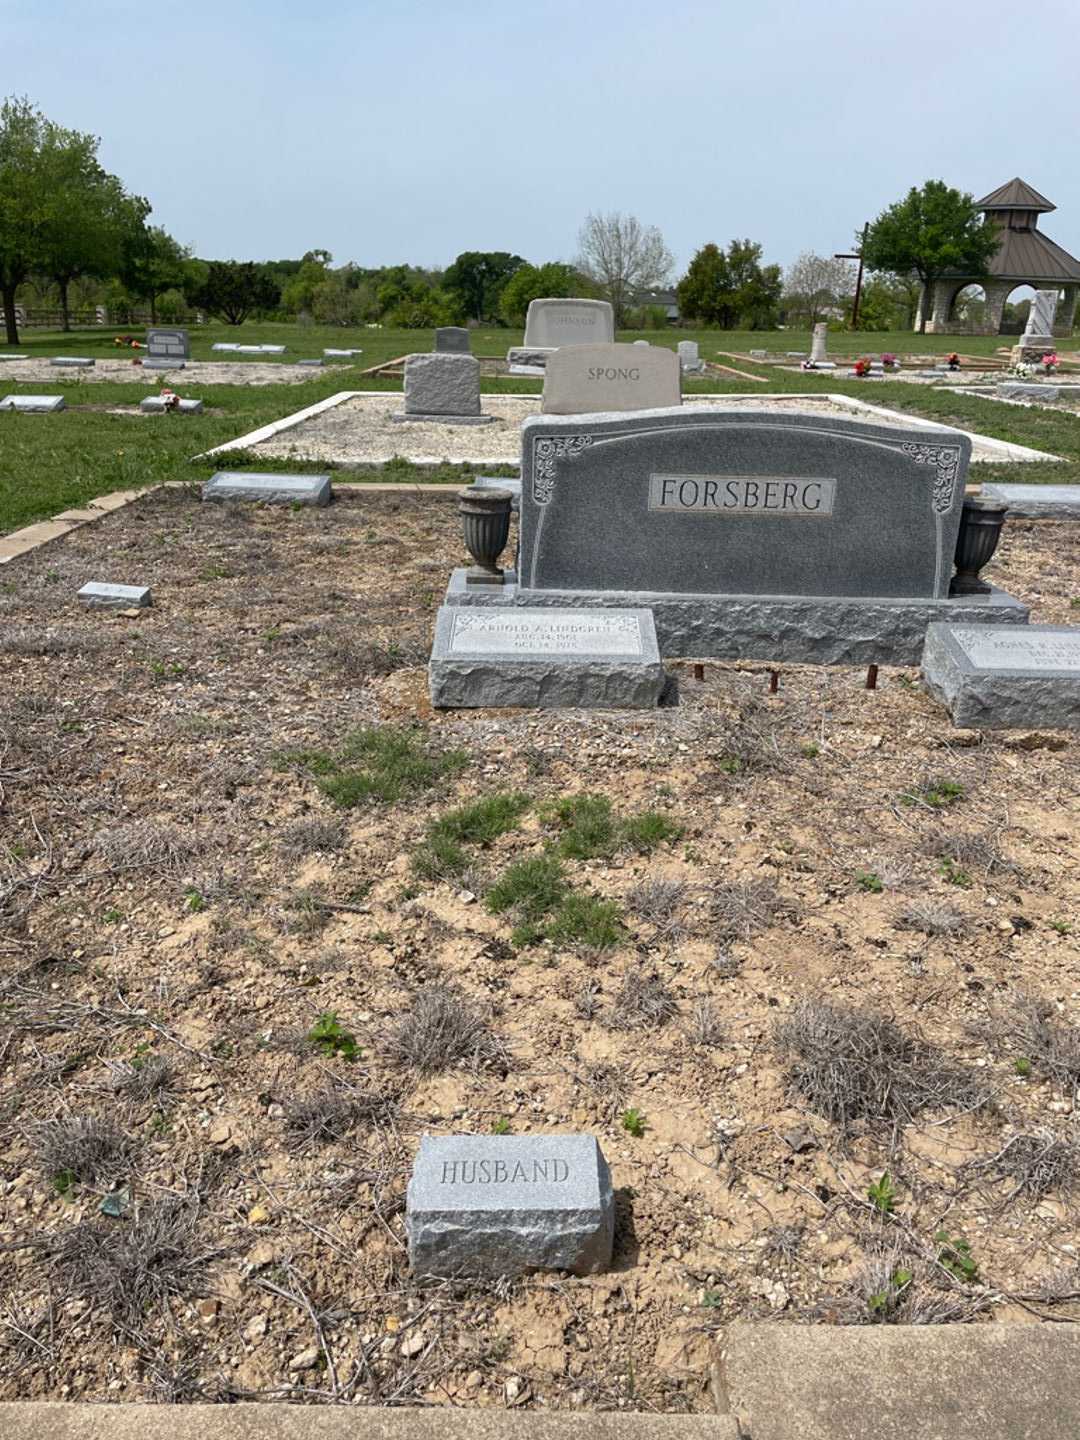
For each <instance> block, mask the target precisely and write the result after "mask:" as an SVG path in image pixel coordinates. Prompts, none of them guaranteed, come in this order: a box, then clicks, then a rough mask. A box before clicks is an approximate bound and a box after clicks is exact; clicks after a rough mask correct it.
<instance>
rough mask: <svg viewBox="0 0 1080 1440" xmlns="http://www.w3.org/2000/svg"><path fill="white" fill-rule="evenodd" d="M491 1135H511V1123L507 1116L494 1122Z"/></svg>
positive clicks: (502, 1116)
mask: <svg viewBox="0 0 1080 1440" xmlns="http://www.w3.org/2000/svg"><path fill="white" fill-rule="evenodd" d="M491 1133H492V1134H493V1135H509V1134H510V1121H509V1120H508V1119H507V1117H506V1116H505V1115H500V1116H499V1118H498V1119H497V1120H495V1121H493V1122H492V1126H491Z"/></svg>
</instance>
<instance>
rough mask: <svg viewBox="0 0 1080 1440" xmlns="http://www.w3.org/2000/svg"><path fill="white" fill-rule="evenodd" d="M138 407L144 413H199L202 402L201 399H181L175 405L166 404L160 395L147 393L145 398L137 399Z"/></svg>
mask: <svg viewBox="0 0 1080 1440" xmlns="http://www.w3.org/2000/svg"><path fill="white" fill-rule="evenodd" d="M139 409H140V410H141V411H142V412H143V414H144V415H163V414H170V413H172V414H178V415H201V414H202V413H203V402H202V401H201V400H181V401H180V402H179V403H178V404H176V405H168V404H166V402H165V401H164V400H163V399H162V397H161V396H160V395H147V397H146V399H145V400H140V401H139Z"/></svg>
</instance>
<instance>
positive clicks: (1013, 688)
mask: <svg viewBox="0 0 1080 1440" xmlns="http://www.w3.org/2000/svg"><path fill="white" fill-rule="evenodd" d="M922 670H923V678H924V680H925V682H926V685H927V687H928V688H929V690H930V691H931V693H932V694H933V695H935V696H936V697H937V699H939V700H940V701H941V703H942V704H943V705H944V706H945V708H946V709H947V710H948V711H949V713H950V715H951V716H952V718H953V723H954V724H956V725H962V726H964V727H966V728H970V729H978V730H1030V729H1032V728H1035V727H1037V726H1045V727H1048V728H1050V729H1055V730H1080V626H1075V627H1070V626H1067V625H1001V626H999V625H945V624H941V625H931V626H929V627H928V629H927V631H926V645H925V648H924V650H923V659H922Z"/></svg>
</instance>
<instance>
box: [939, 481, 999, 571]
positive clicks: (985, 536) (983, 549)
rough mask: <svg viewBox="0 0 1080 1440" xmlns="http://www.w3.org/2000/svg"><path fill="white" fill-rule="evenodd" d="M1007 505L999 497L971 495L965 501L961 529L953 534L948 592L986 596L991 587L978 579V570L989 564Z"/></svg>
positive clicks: (996, 545)
mask: <svg viewBox="0 0 1080 1440" xmlns="http://www.w3.org/2000/svg"><path fill="white" fill-rule="evenodd" d="M1008 508H1009V507H1008V506H1007V505H1003V504H1002V502H1001V501H1000V500H989V499H983V497H982V496H978V495H977V496H973V497H972V498H971V499H969V500H965V501H964V509H963V512H962V514H961V516H960V532H959V534H958V535H957V537H956V574H955V575H954V576H953V578H952V584H951V585H950V586H949V594H950V595H989V594H990V591H991V590H992V589H993V588H994V587H993V586H992V585H988V584H987V582H986V581H985V580H980V579H979V571H980V570H981V569H982V568H983V566H984V565H988V564H989V563H990V560H991V558H992V557H993V554H994V551H995V550H996V549H997V547H998V541H999V540H1000V539H1001V527H1002V526H1003V525H1004V524H1005V514H1006V511H1007V510H1008Z"/></svg>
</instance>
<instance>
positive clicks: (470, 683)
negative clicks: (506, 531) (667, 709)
mask: <svg viewBox="0 0 1080 1440" xmlns="http://www.w3.org/2000/svg"><path fill="white" fill-rule="evenodd" d="M428 681H429V686H430V692H431V703H432V705H434V706H435V707H436V708H443V709H450V708H458V707H460V708H477V707H480V706H503V705H505V706H528V707H530V708H533V707H535V708H538V709H567V708H586V709H619V710H630V709H633V710H641V709H646V710H651V709H654V708H655V707H656V706H657V705H658V704H659V702H660V697H661V694H662V693H663V690H664V687H665V683H666V677H665V675H664V669H663V665H662V664H661V661H660V652H659V650H658V648H657V644H656V630H655V627H654V625H653V618H652V613H651V612H650V611H649V610H645V609H636V610H584V609H556V608H545V609H537V610H532V609H528V608H525V607H521V606H501V607H500V606H492V607H491V608H490V609H488V608H484V607H479V606H478V607H476V608H468V607H464V606H461V607H459V606H456V605H444V606H443V607H442V608H441V609H440V611H439V613H438V617H437V618H436V621H435V643H434V646H433V647H432V651H431V660H430V663H429V665H428Z"/></svg>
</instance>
